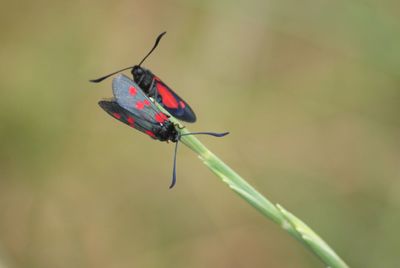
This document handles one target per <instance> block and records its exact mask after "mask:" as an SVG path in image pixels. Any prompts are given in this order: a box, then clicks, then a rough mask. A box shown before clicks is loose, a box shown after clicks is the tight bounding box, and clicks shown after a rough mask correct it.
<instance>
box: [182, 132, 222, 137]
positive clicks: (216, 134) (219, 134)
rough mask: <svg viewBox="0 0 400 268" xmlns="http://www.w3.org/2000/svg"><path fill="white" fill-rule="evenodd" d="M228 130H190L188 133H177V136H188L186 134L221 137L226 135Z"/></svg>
mask: <svg viewBox="0 0 400 268" xmlns="http://www.w3.org/2000/svg"><path fill="white" fill-rule="evenodd" d="M228 134H229V132H222V133H216V132H190V133H183V134H181V135H179V138H180V137H182V136H188V135H211V136H214V137H223V136H226V135H228Z"/></svg>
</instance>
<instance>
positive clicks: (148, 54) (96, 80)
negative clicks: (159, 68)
mask: <svg viewBox="0 0 400 268" xmlns="http://www.w3.org/2000/svg"><path fill="white" fill-rule="evenodd" d="M166 33H167V32H162V33H160V34H159V35H158V37H157V39H156V42H155V43H154V46H153V48H152V49H151V50H150V51H149V53H147V55H146V56H145V57H144V58H143V59H142V61H141V62H140V63H139V65H138V66H140V65H141V64H142V63H143V62H144V61H145V60H146V59H147V57H148V56H150V54H151V53H152V52H153V51H154V49H156V47H157V46H158V43H159V42H160V40H161V38H162V37H163V35H164V34H166ZM133 67H135V66H130V67H126V68H123V69H121V70H119V71H116V72H113V73H111V74H107V75H105V76H102V77H100V78H97V79H92V80H89V81H90V82H92V83H99V82H101V81H103V80H104V79H107V78H109V77H110V76H112V75H114V74H117V73H119V72H122V71H125V70H128V69H132V68H133Z"/></svg>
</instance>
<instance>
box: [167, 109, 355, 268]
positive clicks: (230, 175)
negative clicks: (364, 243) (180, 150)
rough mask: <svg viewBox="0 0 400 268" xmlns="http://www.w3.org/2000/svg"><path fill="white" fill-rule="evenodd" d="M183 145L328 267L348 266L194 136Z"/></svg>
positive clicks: (305, 226)
mask: <svg viewBox="0 0 400 268" xmlns="http://www.w3.org/2000/svg"><path fill="white" fill-rule="evenodd" d="M170 120H171V121H173V122H174V123H175V124H178V125H180V123H179V122H178V121H177V120H176V119H175V118H173V117H170ZM179 131H180V133H181V134H184V133H189V131H188V130H187V129H186V128H183V129H180V130H179ZM181 141H182V143H183V144H185V145H186V146H187V147H189V148H190V149H191V150H192V151H193V152H195V153H196V154H197V155H198V156H199V158H200V159H201V160H202V161H203V163H204V164H205V165H206V166H207V167H208V168H209V169H210V170H211V171H212V172H213V173H214V174H215V175H217V176H218V177H219V178H220V179H222V181H223V182H225V183H226V184H227V185H228V186H229V187H230V188H231V189H232V190H233V191H234V192H236V193H237V194H238V195H239V196H241V197H242V198H243V199H244V200H245V201H247V202H248V203H249V204H251V205H252V206H253V207H255V208H256V209H257V210H258V211H259V212H261V214H263V215H264V216H265V217H267V218H269V219H271V220H272V221H274V222H275V223H277V224H279V225H280V226H281V227H282V228H283V229H284V230H286V231H287V232H288V233H289V234H290V235H291V236H293V237H294V238H296V239H297V240H298V241H300V242H301V243H302V244H303V245H305V246H306V247H307V248H308V249H309V250H310V251H311V252H313V253H314V254H315V255H316V256H318V257H319V258H320V259H321V260H322V261H323V262H324V263H325V264H326V265H328V267H332V268H345V267H348V266H347V264H346V263H345V262H344V261H343V260H342V259H341V258H340V257H339V256H338V255H337V254H336V253H335V251H333V250H332V249H331V247H329V245H328V244H327V243H326V242H325V241H324V240H322V238H320V237H319V236H318V235H317V234H316V233H315V232H314V231H313V230H312V229H311V228H309V227H308V226H307V225H306V224H305V223H304V222H302V221H301V220H300V219H299V218H297V217H296V216H294V215H293V214H291V213H290V212H288V211H287V210H285V209H284V208H283V207H282V206H280V205H279V204H277V205H275V204H273V203H271V202H270V201H269V200H268V199H267V198H265V197H264V196H263V195H262V194H260V193H259V192H258V191H257V190H256V189H254V188H253V187H252V186H251V185H250V184H249V183H247V182H246V181H245V180H244V179H243V178H242V177H240V176H239V174H237V173H236V172H235V171H233V170H232V169H231V168H230V167H229V166H228V165H226V164H225V163H224V162H223V161H222V160H221V159H219V158H218V157H217V156H216V155H214V154H213V153H212V152H211V151H210V150H208V149H207V148H206V147H205V146H204V145H203V144H202V143H201V142H200V141H199V140H198V139H197V138H196V137H195V136H193V135H186V136H182V137H181Z"/></svg>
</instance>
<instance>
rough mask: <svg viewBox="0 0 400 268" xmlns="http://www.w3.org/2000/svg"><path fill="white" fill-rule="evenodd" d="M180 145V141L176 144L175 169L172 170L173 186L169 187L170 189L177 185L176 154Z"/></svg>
mask: <svg viewBox="0 0 400 268" xmlns="http://www.w3.org/2000/svg"><path fill="white" fill-rule="evenodd" d="M178 143H179V139H178V140H177V141H176V144H175V152H174V167H173V169H172V182H171V185H170V186H169V189H171V188H172V187H174V186H175V183H176V153H177V152H178Z"/></svg>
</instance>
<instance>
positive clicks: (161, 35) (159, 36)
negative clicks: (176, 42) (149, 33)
mask: <svg viewBox="0 0 400 268" xmlns="http://www.w3.org/2000/svg"><path fill="white" fill-rule="evenodd" d="M166 33H167V32H162V33H160V34H159V35H158V36H157V39H156V42H155V43H154V46H153V48H152V49H150V51H149V53H147V55H146V56H145V57H144V58H143V59H142V61H141V62H140V63H139V64H138V66H140V65H142V63H143V62H144V61H145V60H146V59H147V57H148V56H150V54H151V53H152V52H153V51H154V49H156V47H157V46H158V43H159V42H160V40H161V38H162V37H163V35H164V34H166Z"/></svg>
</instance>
